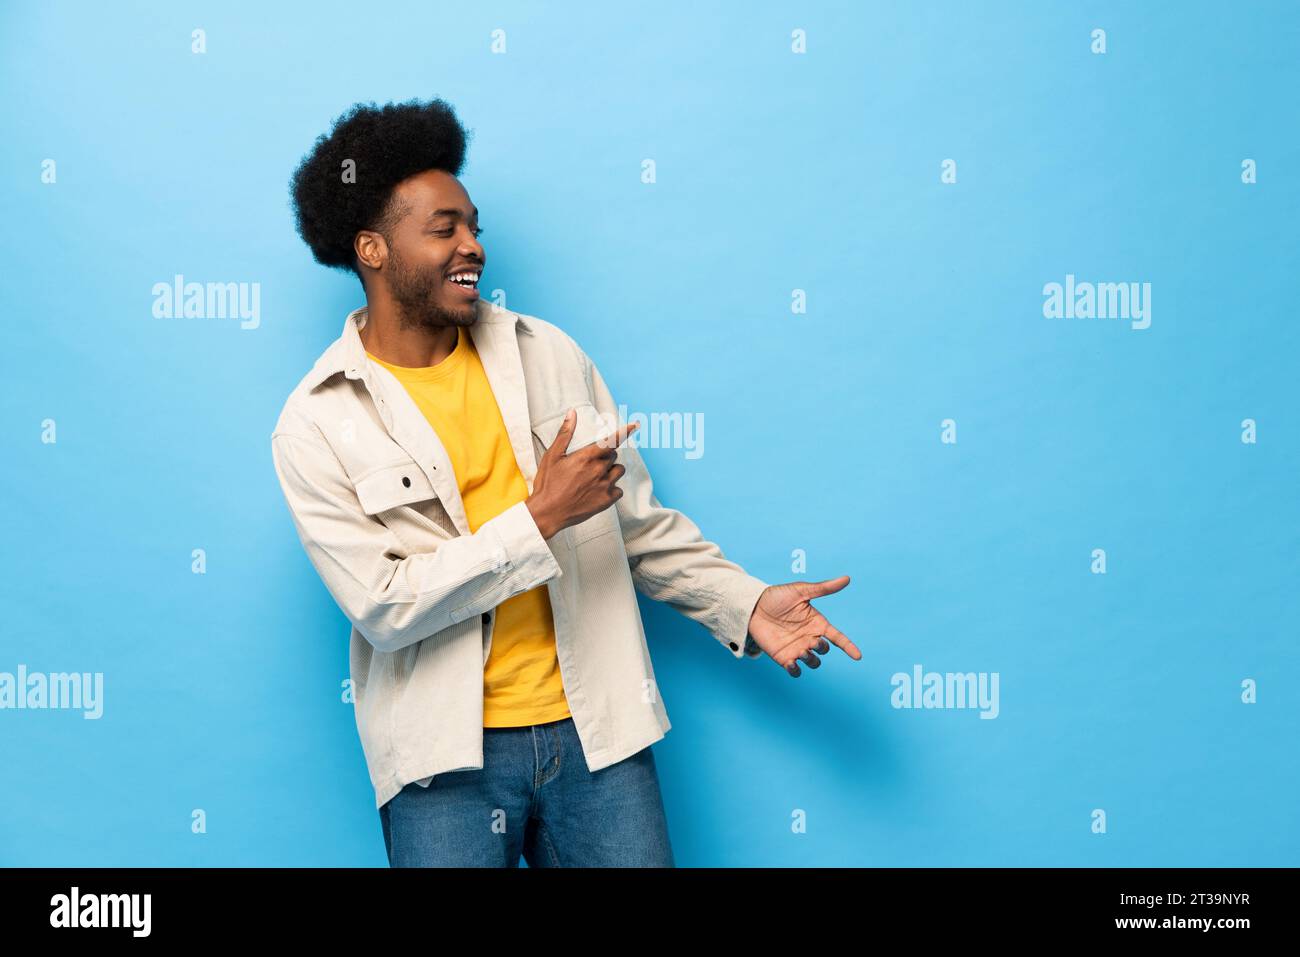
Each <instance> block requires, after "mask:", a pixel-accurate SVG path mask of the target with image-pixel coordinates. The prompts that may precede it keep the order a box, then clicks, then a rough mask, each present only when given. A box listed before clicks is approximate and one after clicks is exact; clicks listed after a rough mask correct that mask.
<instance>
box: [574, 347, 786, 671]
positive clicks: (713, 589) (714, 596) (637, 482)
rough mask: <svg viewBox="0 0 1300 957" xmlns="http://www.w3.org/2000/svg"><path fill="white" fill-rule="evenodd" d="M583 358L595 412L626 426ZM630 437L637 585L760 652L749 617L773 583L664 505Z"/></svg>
mask: <svg viewBox="0 0 1300 957" xmlns="http://www.w3.org/2000/svg"><path fill="white" fill-rule="evenodd" d="M579 351H580V352H581V350H579ZM582 358H583V361H584V364H585V367H586V370H585V371H586V374H587V377H588V381H589V383H590V386H591V395H592V401H593V402H594V404H595V406H596V410H597V411H598V412H599V413H600V415H601V418H602V420H603V421H604V422H605V423H607V425H608V426H610V427H613V426H617V425H619V424H621V423H620V422H619V420H618V405H617V403H615V401H614V397H613V396H612V395H611V394H610V391H609V387H608V386H607V385H606V384H605V380H604V379H603V378H602V377H601V374H600V371H599V370H598V369H597V368H596V365H595V363H593V362H592V361H591V359H590V358H589V357H587V355H586V354H585V353H582ZM636 435H637V433H633V439H635V437H636ZM631 443H632V439H629V440H628V441H627V442H625V443H624V444H623V445H621V446H620V447H619V452H618V461H619V462H620V463H621V464H622V465H623V467H624V468H625V469H626V470H627V471H626V472H625V473H624V474H623V477H622V478H620V479H619V482H618V484H619V487H620V488H622V489H623V497H622V498H620V499H619V500H618V502H617V503H615V504H616V507H617V509H618V520H619V524H620V525H621V526H622V529H623V545H624V547H625V549H626V550H627V557H628V562H629V564H630V565H631V570H632V580H633V582H634V583H635V584H636V588H637V590H638V591H639V592H641V593H642V594H643V595H645V596H646V597H648V598H652V599H654V600H655V601H661V602H664V603H665V604H667V605H669V606H670V607H672V608H675V609H676V610H677V611H679V612H681V613H682V614H683V615H685V616H686V617H687V618H690V619H692V620H693V621H697V622H699V623H700V624H701V625H703V626H704V627H705V628H707V629H708V630H709V631H710V632H711V633H712V634H713V637H714V638H716V639H717V640H718V641H719V642H721V644H722V645H723V647H725V648H726V649H727V650H729V651H730V652H731V653H732V655H734V656H735V657H736V658H740V659H744V658H757V657H759V656H760V655H762V654H763V652H762V649H760V648H759V647H758V646H757V645H756V644H754V640H753V639H752V638H751V637H750V636H749V619H750V616H751V615H752V614H753V612H754V606H755V605H757V604H758V598H759V596H760V595H761V594H762V593H763V591H764V590H765V589H766V588H767V587H768V584H767V583H766V582H764V581H762V580H761V579H759V578H756V577H754V576H753V575H750V574H749V573H747V572H746V571H745V570H744V569H743V568H741V567H740V566H739V565H737V564H736V563H735V562H732V561H729V560H728V559H727V558H726V557H724V555H723V554H722V549H721V548H719V547H718V546H717V545H716V544H714V543H713V542H710V541H708V540H706V539H705V538H704V536H703V534H701V532H700V529H699V527H698V526H696V524H695V523H694V522H693V521H691V520H690V519H689V518H688V517H687V516H685V515H684V514H682V513H681V512H679V511H677V510H676V509H672V508H665V507H664V506H663V505H661V504H660V503H659V499H657V498H656V497H655V494H654V484H653V482H652V481H651V479H650V473H649V471H648V470H647V469H646V465H645V461H644V460H643V459H642V458H641V453H640V451H639V450H638V449H637V448H636V447H635V446H634V445H632V444H631Z"/></svg>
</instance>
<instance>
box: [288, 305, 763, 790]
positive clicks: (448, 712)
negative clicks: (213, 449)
mask: <svg viewBox="0 0 1300 957" xmlns="http://www.w3.org/2000/svg"><path fill="white" fill-rule="evenodd" d="M477 308H478V318H477V320H476V321H475V323H474V324H473V325H472V326H470V327H469V332H470V335H471V337H472V339H473V343H474V347H475V349H476V350H477V352H478V354H479V357H480V359H481V360H482V363H483V368H484V370H485V371H486V373H487V377H488V380H489V383H490V385H491V387H492V392H493V394H494V395H495V396H496V399H497V404H498V406H499V407H500V410H501V417H502V419H503V420H504V422H505V427H506V431H507V432H508V433H509V436H510V444H511V447H512V448H513V449H514V454H515V459H516V461H517V462H518V463H519V468H520V470H521V472H522V473H523V476H524V478H525V480H526V482H527V485H528V490H529V493H530V494H531V493H532V488H533V478H534V476H535V474H536V472H537V461H538V460H539V459H540V457H541V456H542V454H543V453H544V451H545V449H546V448H548V447H549V446H550V445H551V443H552V442H553V441H554V439H555V434H556V432H557V431H559V428H560V424H561V421H562V420H563V418H564V414H565V412H566V411H567V410H568V409H569V408H571V407H575V408H576V409H577V422H576V425H575V430H574V434H573V438H572V441H571V442H570V444H569V449H570V450H571V451H572V450H573V449H577V448H580V447H582V446H584V445H586V444H588V443H590V442H593V441H595V440H596V439H597V438H598V437H601V436H603V435H606V434H608V433H610V432H612V431H613V430H614V427H615V426H616V425H617V414H618V406H617V404H616V403H615V401H614V399H613V397H612V396H611V395H610V392H609V389H608V388H607V387H606V385H605V382H604V380H603V379H602V378H601V375H600V373H599V372H598V371H597V370H596V367H595V365H594V364H593V363H592V361H591V360H590V359H589V358H588V357H587V355H586V354H585V353H584V352H583V351H582V350H581V349H580V348H579V347H578V345H577V343H575V342H574V341H573V339H572V338H570V337H569V335H568V334H567V333H565V332H563V331H562V330H561V329H560V328H559V327H557V326H555V325H553V324H551V323H549V322H546V321H544V320H542V319H538V318H536V317H534V316H527V315H522V314H519V313H515V312H511V311H509V310H506V309H504V308H502V307H499V306H496V305H494V304H491V303H488V302H485V301H482V300H480V301H479V303H478V307H477ZM365 321H366V311H365V309H364V307H363V308H361V309H357V310H355V311H353V312H351V313H349V314H348V316H347V319H346V320H345V322H344V326H343V333H342V335H341V336H339V338H338V339H337V340H335V342H334V343H332V344H331V345H330V346H329V348H328V349H326V350H325V352H324V353H323V354H322V355H321V357H320V359H318V360H317V362H316V364H315V366H314V367H313V368H312V370H311V371H310V372H309V373H308V374H307V375H306V376H305V377H304V378H303V379H302V381H301V382H300V383H299V384H298V385H297V386H296V387H295V388H294V390H293V392H292V393H291V394H290V396H289V398H288V400H287V401H286V402H285V405H284V409H283V411H282V412H281V414H280V418H279V421H278V422H277V423H276V425H275V430H274V432H273V433H272V436H271V449H272V455H273V460H274V465H275V472H276V475H277V476H278V478H279V481H280V486H281V488H282V490H283V492H284V496H285V500H286V502H287V503H288V506H289V513H290V515H291V516H292V519H293V525H294V527H295V528H296V530H297V533H298V537H299V539H300V540H301V542H302V545H303V547H304V548H305V549H306V552H307V556H308V557H309V558H310V560H311V563H312V565H313V566H314V567H315V569H316V572H317V573H318V574H319V575H320V578H321V580H322V581H323V582H324V584H325V587H326V588H327V589H328V591H329V593H330V594H331V595H332V596H333V598H334V600H335V602H337V603H338V606H339V608H341V609H342V611H343V613H344V615H346V616H347V618H348V619H349V621H350V622H351V623H352V632H351V636H350V653H349V659H350V668H351V677H352V685H353V697H354V708H355V712H356V721H357V730H358V732H359V733H360V737H361V744H362V748H363V750H364V752H365V758H366V764H367V766H368V768H369V772H370V779H371V783H372V784H373V786H374V790H375V801H376V805H375V806H376V807H382V806H383V805H384V804H385V803H386V802H387V801H388V800H389V799H390V798H392V797H393V796H394V795H395V794H397V793H398V792H399V791H400V790H401V789H402V787H403V786H404V785H406V784H407V783H409V782H412V781H418V782H419V783H421V784H425V785H427V784H428V782H429V781H430V780H432V777H433V776H434V775H437V774H442V773H445V772H448V771H458V770H469V769H478V768H482V767H483V668H484V664H485V662H486V661H487V659H488V653H489V651H490V649H491V646H492V624H493V621H494V616H493V610H494V609H495V608H496V606H497V605H499V604H501V603H502V602H503V601H505V600H506V599H508V598H510V597H511V596H512V595H516V594H518V593H519V592H522V591H526V590H528V589H530V588H536V587H537V586H539V585H545V586H546V588H547V591H548V593H549V596H550V600H551V609H552V611H553V613H554V618H555V638H556V652H557V655H558V658H559V666H560V672H561V675H562V677H563V680H564V690H565V694H566V695H567V697H568V702H569V708H570V711H571V712H572V715H573V721H574V725H575V727H576V729H577V732H578V736H579V738H580V739H581V741H582V750H583V754H584V756H585V758H586V762H587V767H588V769H589V770H591V771H597V770H600V769H601V768H604V767H607V766H609V765H611V764H614V763H615V762H617V761H621V760H622V759H624V758H626V757H629V756H630V755H632V754H635V753H636V752H637V751H640V750H641V749H642V748H645V747H647V746H648V745H650V744H652V743H654V742H655V741H658V740H659V739H661V738H662V737H663V736H664V735H665V734H666V733H667V731H668V730H669V728H670V727H671V725H670V723H669V721H668V714H667V711H666V710H665V709H664V705H663V702H662V701H661V700H660V696H659V692H658V688H657V686H656V683H655V676H654V669H653V668H652V667H651V664H650V653H649V650H648V649H647V647H646V639H645V631H644V630H643V627H642V623H641V615H640V609H639V608H638V607H637V600H636V591H638V590H639V591H640V592H641V593H642V594H644V595H646V596H647V597H649V598H652V599H655V600H657V601H662V602H665V603H667V604H668V605H670V606H672V607H673V608H676V609H677V610H678V611H680V612H681V613H682V614H684V615H686V616H687V617H689V618H691V619H693V620H695V621H697V622H699V623H700V624H702V625H703V626H704V627H705V628H707V629H708V630H709V631H710V632H711V633H712V634H713V636H714V638H716V639H717V640H718V641H719V642H720V643H721V644H722V645H723V647H725V648H727V649H728V650H729V651H730V652H731V654H732V655H733V656H735V657H736V658H738V659H742V660H743V659H745V658H747V657H748V658H756V657H758V656H759V655H761V654H762V652H761V651H760V650H759V649H758V647H757V646H756V645H755V644H754V643H753V640H752V639H751V638H749V637H748V625H749V618H750V615H751V613H752V612H753V609H754V606H755V604H756V603H757V601H758V597H759V595H760V594H761V593H762V591H763V590H764V588H766V587H767V585H766V583H765V582H763V581H761V580H760V579H758V578H755V577H754V576H752V575H749V574H748V573H746V572H745V571H744V570H743V569H742V568H741V567H740V566H739V565H736V564H735V563H733V562H731V561H729V560H727V559H726V558H725V557H723V554H722V551H721V549H719V547H718V546H717V545H715V544H714V543H712V542H709V541H706V540H705V539H704V537H703V536H702V535H701V533H700V529H699V528H698V527H697V526H696V525H695V523H694V522H692V521H691V520H690V519H689V518H687V517H686V516H685V515H684V514H682V513H681V512H679V511H676V510H675V509H671V508H665V507H664V506H662V505H661V504H660V503H659V501H658V500H657V499H656V498H655V495H654V491H653V488H652V485H651V480H650V474H649V473H648V472H647V471H646V466H645V463H644V462H643V461H642V458H641V455H640V453H639V452H638V451H637V449H636V447H635V445H634V444H633V443H634V441H635V437H636V435H637V433H633V437H632V438H631V439H629V440H628V441H627V442H625V443H624V444H623V445H622V446H621V447H620V449H619V452H618V461H619V462H621V463H622V465H623V466H624V468H625V469H626V470H627V471H626V473H625V474H624V475H623V476H622V477H621V478H620V479H619V482H618V484H619V486H620V487H621V488H622V489H623V497H622V498H620V499H619V500H618V501H617V502H615V503H614V505H613V506H611V507H610V508H607V509H605V510H604V511H603V512H600V513H598V514H597V515H595V516H594V517H592V518H590V519H588V520H587V521H585V522H582V523H580V524H578V525H572V526H570V527H568V528H566V529H563V530H561V531H560V532H558V533H556V534H555V535H554V536H552V537H551V538H550V539H549V540H548V539H544V538H542V536H541V533H540V532H539V531H538V529H537V525H536V523H535V522H534V521H533V518H532V515H531V513H530V512H529V511H528V509H527V507H526V506H525V504H524V503H523V502H519V503H517V504H515V505H513V506H511V507H510V508H508V509H506V510H505V511H504V512H502V513H501V514H500V515H498V516H496V517H495V518H493V519H491V520H489V521H487V522H485V523H483V525H481V526H480V527H479V529H478V530H477V531H476V532H473V533H471V532H470V529H469V526H468V524H467V522H466V518H465V509H464V506H463V504H462V502H461V497H460V491H459V488H458V486H457V482H456V476H455V474H454V473H453V471H452V464H451V460H450V459H449V458H448V455H447V452H446V451H445V449H444V448H443V445H442V443H441V442H440V441H439V439H438V435H437V433H436V432H435V431H434V429H433V427H432V426H431V425H430V424H429V421H428V420H427V419H426V418H425V417H424V415H423V414H422V413H421V412H420V410H419V408H418V407H417V406H416V405H415V403H414V401H413V400H412V399H411V398H410V396H409V395H408V394H407V392H406V390H405V389H404V388H403V386H402V385H401V384H400V383H399V382H398V381H397V379H396V378H394V377H393V375H392V374H391V373H390V372H389V371H388V370H387V369H384V368H383V367H382V366H379V365H377V364H376V363H374V362H372V361H370V360H369V359H368V358H367V356H366V354H365V349H364V347H363V346H362V343H361V337H360V335H359V334H358V331H359V330H360V329H361V328H362V327H363V326H364V325H365Z"/></svg>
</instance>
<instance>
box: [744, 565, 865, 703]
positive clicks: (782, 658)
mask: <svg viewBox="0 0 1300 957" xmlns="http://www.w3.org/2000/svg"><path fill="white" fill-rule="evenodd" d="M848 583H849V576H848V575H841V576H840V577H839V578H829V579H827V580H826V581H820V582H789V583H788V584H785V585H772V586H770V587H769V588H768V589H767V590H766V591H764V592H763V594H761V595H760V596H759V598H758V604H757V605H755V606H754V613H753V614H752V615H751V616H750V618H749V634H750V636H751V637H752V638H753V639H754V643H755V644H756V645H758V647H759V648H761V649H763V651H765V652H767V654H768V655H769V656H770V657H771V658H772V659H773V660H775V661H776V663H777V664H779V665H780V666H781V667H782V668H784V669H785V670H786V671H787V672H788V673H789V674H790V677H792V678H798V677H799V675H800V674H802V672H801V671H800V669H799V662H800V661H802V662H803V663H804V664H806V665H807V666H808V667H809V668H820V667H821V663H822V662H821V659H820V658H818V657H817V656H818V655H824V654H826V652H828V651H830V649H831V642H833V643H834V644H836V645H837V646H839V647H840V648H842V649H843V650H844V653H845V654H846V655H848V656H849V657H850V658H852V659H853V660H854V661H860V660H861V659H862V652H861V651H859V650H858V646H857V645H855V644H854V643H853V642H851V641H849V639H848V636H847V635H845V634H844V633H843V632H841V631H840V630H839V629H837V628H836V627H835V626H834V625H832V624H831V623H830V622H829V621H827V620H826V618H825V616H824V615H822V613H821V612H819V611H818V610H817V609H816V608H814V607H813V606H812V605H811V604H809V602H810V600H811V599H813V598H818V597H820V596H822V595H830V594H833V593H835V592H837V591H839V590H840V589H841V588H844V587H845V586H846V585H847V584H848ZM827 639H830V641H829V642H828V641H827Z"/></svg>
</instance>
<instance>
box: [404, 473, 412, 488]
mask: <svg viewBox="0 0 1300 957" xmlns="http://www.w3.org/2000/svg"><path fill="white" fill-rule="evenodd" d="M402 484H403V485H405V486H406V487H407V488H410V487H411V480H410V479H409V478H407V477H406V476H405V475H403V476H402Z"/></svg>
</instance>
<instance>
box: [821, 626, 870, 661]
mask: <svg viewBox="0 0 1300 957" xmlns="http://www.w3.org/2000/svg"><path fill="white" fill-rule="evenodd" d="M826 637H827V638H829V639H830V640H831V642H833V643H834V644H835V646H836V647H838V648H842V649H843V650H844V653H845V654H846V655H848V656H849V657H850V658H852V659H853V660H854V661H861V660H862V652H861V651H859V650H858V646H857V645H855V644H854V643H853V642H851V641H849V636H848V635H846V634H844V632H842V631H840V630H839V629H838V628H836V627H835V626H834V625H832V624H831V623H830V622H829V621H828V622H826ZM829 650H830V649H829V648H828V649H827V651H829Z"/></svg>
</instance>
